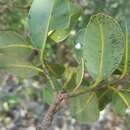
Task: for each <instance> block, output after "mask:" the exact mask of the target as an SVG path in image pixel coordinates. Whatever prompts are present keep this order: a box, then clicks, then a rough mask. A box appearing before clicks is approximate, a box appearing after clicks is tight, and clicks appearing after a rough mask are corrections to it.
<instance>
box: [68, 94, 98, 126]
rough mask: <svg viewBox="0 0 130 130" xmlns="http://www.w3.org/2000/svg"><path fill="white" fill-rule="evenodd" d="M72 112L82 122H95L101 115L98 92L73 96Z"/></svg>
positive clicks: (71, 102) (71, 100) (71, 101)
mask: <svg viewBox="0 0 130 130" xmlns="http://www.w3.org/2000/svg"><path fill="white" fill-rule="evenodd" d="M70 112H71V115H72V116H73V117H74V118H76V119H77V121H79V122H80V123H82V124H86V123H92V122H95V121H96V120H97V119H98V117H99V109H98V101H97V97H96V94H95V93H91V94H85V95H79V96H77V97H74V98H71V99H70Z"/></svg>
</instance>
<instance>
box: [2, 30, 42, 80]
mask: <svg viewBox="0 0 130 130" xmlns="http://www.w3.org/2000/svg"><path fill="white" fill-rule="evenodd" d="M32 51H33V48H32V46H30V45H29V44H27V43H26V42H25V41H24V40H23V39H21V37H19V35H17V34H16V33H14V32H0V63H1V64H0V69H2V70H4V71H7V72H8V73H11V74H15V75H17V76H21V77H24V78H25V77H31V76H33V75H35V74H37V72H39V71H40V72H42V70H41V69H39V68H37V67H35V66H33V65H32V63H31V62H30V61H29V57H30V55H31V53H32Z"/></svg>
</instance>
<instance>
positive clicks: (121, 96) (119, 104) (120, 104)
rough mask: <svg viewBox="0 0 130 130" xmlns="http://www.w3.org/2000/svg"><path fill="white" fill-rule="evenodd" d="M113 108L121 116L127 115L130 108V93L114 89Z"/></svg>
mask: <svg viewBox="0 0 130 130" xmlns="http://www.w3.org/2000/svg"><path fill="white" fill-rule="evenodd" d="M113 91H114V93H113V94H112V106H113V108H114V109H115V111H116V112H117V113H118V114H119V115H125V114H126V113H125V112H126V109H127V108H130V91H125V90H124V91H119V90H117V89H115V88H113Z"/></svg>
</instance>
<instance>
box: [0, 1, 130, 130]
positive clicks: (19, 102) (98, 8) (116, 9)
mask: <svg viewBox="0 0 130 130" xmlns="http://www.w3.org/2000/svg"><path fill="white" fill-rule="evenodd" d="M70 1H71V2H72V3H75V7H74V8H72V10H71V11H72V18H71V25H70V27H69V29H68V30H60V32H61V31H63V34H64V35H63V36H61V34H60V33H58V32H57V34H55V35H52V36H51V38H50V39H48V41H47V42H48V43H49V44H47V46H46V53H45V54H46V56H45V59H46V60H45V61H46V65H47V67H48V70H49V73H50V74H51V75H52V76H53V79H54V78H55V77H56V78H58V79H59V80H60V82H63V83H64V82H65V81H66V80H68V79H67V78H68V77H70V72H71V71H74V69H75V67H77V61H75V60H74V59H75V57H76V59H78V57H77V55H76V56H75V53H74V52H76V54H77V53H80V52H79V50H76V49H75V48H77V47H78V45H77V43H78V41H76V40H75V41H74V40H73V37H74V36H75V33H77V31H78V30H79V29H82V28H83V27H85V26H86V25H87V23H88V21H89V18H90V16H91V15H93V14H96V13H100V12H102V13H105V14H108V15H111V16H113V17H115V18H116V19H117V20H118V21H122V20H124V19H130V0H70ZM31 3H32V0H0V31H4V30H7V31H8V30H9V31H11V30H13V31H16V32H18V33H19V34H20V35H23V36H24V37H25V38H27V39H28V35H29V34H28V31H27V16H28V11H29V9H30V5H31ZM57 35H58V36H59V35H60V39H58V37H57ZM66 37H68V40H67V41H66V40H65V39H66ZM61 41H62V42H61ZM36 56H37V55H36ZM52 70H55V71H52ZM63 72H64V75H63ZM0 74H1V75H0V79H1V86H0V106H1V107H0V129H2V128H3V127H2V125H1V124H4V126H6V129H9V130H15V127H16V130H18V129H17V128H18V127H19V126H21V127H26V128H27V126H26V124H28V126H29V125H30V126H32V124H33V125H35V124H36V123H37V120H38V119H39V117H42V115H41V113H42V112H43V109H44V107H45V106H43V105H42V104H43V99H45V98H46V97H48V98H47V99H46V102H47V103H50V102H52V95H53V94H50V90H49V88H50V87H49V86H50V84H49V83H48V82H47V81H46V77H45V76H43V75H41V74H39V75H38V76H34V77H33V78H29V79H22V78H19V77H15V76H13V75H10V74H6V73H3V72H1V73H0ZM73 78H75V73H74V74H73V76H72V75H71V79H72V80H71V81H73ZM85 78H90V79H91V77H88V76H87V75H86V77H84V81H83V84H88V82H87V81H86V80H85ZM56 84H57V86H58V87H61V86H60V85H59V83H56ZM72 84H74V83H72V82H68V86H71V87H73V86H72ZM44 86H48V89H47V90H46V91H45V87H44ZM57 89H58V88H57ZM70 89H71V88H70ZM45 92H46V93H45ZM37 107H38V108H37ZM2 117H3V118H2ZM22 119H25V122H26V121H27V122H28V123H25V122H24V121H21V120H22ZM28 119H30V120H28ZM11 120H13V122H12V121H11ZM20 121H21V122H20ZM7 124H9V125H7ZM16 124H17V126H16ZM22 125H23V126H22ZM3 130H4V129H3Z"/></svg>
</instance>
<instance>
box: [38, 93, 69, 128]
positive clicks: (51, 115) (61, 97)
mask: <svg viewBox="0 0 130 130" xmlns="http://www.w3.org/2000/svg"><path fill="white" fill-rule="evenodd" d="M68 97H69V95H68V93H66V92H60V93H59V94H58V95H57V97H56V99H55V101H54V103H53V104H52V105H50V107H49V109H48V111H47V113H46V115H45V117H44V119H43V121H42V122H41V123H40V125H39V126H38V127H37V130H48V129H49V127H50V126H51V124H52V120H53V118H54V115H55V113H56V112H57V111H58V110H59V109H60V105H61V102H62V101H63V100H65V99H67V98H68Z"/></svg>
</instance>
